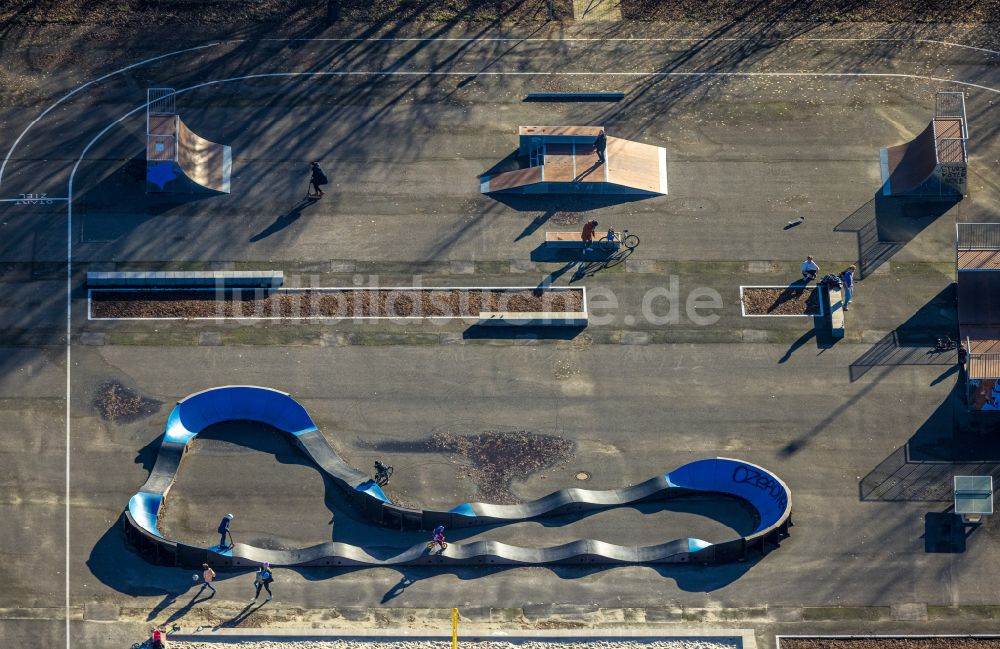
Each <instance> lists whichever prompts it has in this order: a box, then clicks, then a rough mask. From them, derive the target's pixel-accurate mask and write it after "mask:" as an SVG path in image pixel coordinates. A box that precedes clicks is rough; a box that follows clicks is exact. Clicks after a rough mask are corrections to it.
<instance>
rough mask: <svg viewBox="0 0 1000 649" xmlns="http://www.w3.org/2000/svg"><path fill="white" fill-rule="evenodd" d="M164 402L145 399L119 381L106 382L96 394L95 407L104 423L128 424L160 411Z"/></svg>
mask: <svg viewBox="0 0 1000 649" xmlns="http://www.w3.org/2000/svg"><path fill="white" fill-rule="evenodd" d="M161 405H163V404H162V402H160V401H157V400H155V399H150V398H149V397H144V396H142V395H141V394H139V393H138V392H135V391H134V390H130V389H129V388H126V387H125V386H124V385H122V384H121V383H119V382H117V381H105V382H104V383H102V384H101V385H100V386H99V387H98V388H97V392H96V393H95V394H94V401H93V406H94V409H95V410H97V414H98V415H99V416H100V417H101V419H103V420H104V421H110V422H111V423H114V424H127V423H129V422H132V421H138V420H139V419H144V418H146V417H149V416H150V415H153V414H156V412H157V411H159V409H160V406H161Z"/></svg>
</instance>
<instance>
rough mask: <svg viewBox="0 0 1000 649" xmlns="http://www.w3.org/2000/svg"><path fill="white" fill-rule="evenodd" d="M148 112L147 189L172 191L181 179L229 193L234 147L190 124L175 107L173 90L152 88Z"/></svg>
mask: <svg viewBox="0 0 1000 649" xmlns="http://www.w3.org/2000/svg"><path fill="white" fill-rule="evenodd" d="M147 98H148V101H147V107H146V110H147V114H146V190H147V191H149V192H172V191H178V190H179V189H180V180H181V179H187V180H189V181H190V182H191V183H193V184H194V185H195V186H197V187H200V188H204V189H207V190H210V191H215V192H220V193H223V194H228V193H229V190H230V174H231V171H232V160H233V155H232V149H231V148H230V147H229V146H227V145H225V144H218V143H216V142H210V141H209V140H206V139H205V138H203V137H201V136H200V135H198V134H197V133H195V132H194V131H192V130H191V129H189V128H188V127H187V124H185V123H184V121H183V120H182V119H181V117H180V115H179V114H178V113H177V111H176V109H175V108H174V101H173V99H174V96H173V90H172V89H170V88H150V89H149V90H148V95H147Z"/></svg>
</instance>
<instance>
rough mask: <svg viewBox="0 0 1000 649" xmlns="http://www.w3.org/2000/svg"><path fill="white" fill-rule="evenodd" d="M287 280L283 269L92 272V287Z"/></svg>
mask: <svg viewBox="0 0 1000 649" xmlns="http://www.w3.org/2000/svg"><path fill="white" fill-rule="evenodd" d="M284 283H285V274H284V272H282V271H280V270H245V271H239V270H209V271H190V270H182V271H155V272H154V271H148V272H147V271H92V272H88V273H87V286H89V287H91V288H112V287H116V288H129V287H135V288H140V287H142V288H219V287H223V288H277V287H279V286H281V285H282V284H284Z"/></svg>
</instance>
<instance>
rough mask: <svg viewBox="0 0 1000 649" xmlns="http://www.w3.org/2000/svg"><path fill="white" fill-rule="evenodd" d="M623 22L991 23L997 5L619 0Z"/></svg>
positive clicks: (968, 1) (983, 1)
mask: <svg viewBox="0 0 1000 649" xmlns="http://www.w3.org/2000/svg"><path fill="white" fill-rule="evenodd" d="M621 12H622V18H624V19H626V20H648V21H671V22H672V21H686V20H688V21H689V20H697V21H717V20H732V21H737V20H738V21H746V22H751V23H775V22H780V21H783V22H796V21H803V22H862V21H872V22H903V21H905V22H915V23H923V22H996V21H997V20H1000V0H812V1H810V2H802V0H770V1H769V2H753V3H748V2H745V1H743V0H671V1H670V2H664V1H663V0H621Z"/></svg>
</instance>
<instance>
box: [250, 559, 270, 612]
mask: <svg viewBox="0 0 1000 649" xmlns="http://www.w3.org/2000/svg"><path fill="white" fill-rule="evenodd" d="M273 581H274V575H273V574H272V573H271V564H270V563H268V562H266V561H265V562H264V563H263V564H262V565H261V566H260V567H259V568H257V572H256V573H255V574H254V578H253V585H254V587H255V588H256V589H257V591H256V592H255V593H254V595H253V599H251V600H250V603H251V604H253V603H254V602H256V601H257V598H258V597H260V589H261V588H263V589H264V590H266V591H267V599H266V600H264V601H265V602H270V601H271V583H272V582H273Z"/></svg>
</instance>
